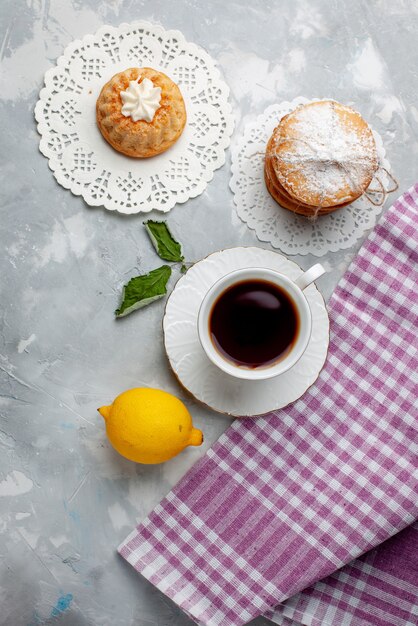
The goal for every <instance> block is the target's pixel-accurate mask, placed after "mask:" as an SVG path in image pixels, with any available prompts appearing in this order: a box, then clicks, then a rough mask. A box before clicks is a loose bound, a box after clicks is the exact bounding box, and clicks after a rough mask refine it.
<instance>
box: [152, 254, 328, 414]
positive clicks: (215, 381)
mask: <svg viewBox="0 0 418 626" xmlns="http://www.w3.org/2000/svg"><path fill="white" fill-rule="evenodd" d="M244 267H268V268H271V269H275V270H277V271H278V272H281V273H282V274H285V275H286V276H289V277H290V278H293V279H296V278H297V277H298V276H299V275H300V274H302V271H303V270H302V269H301V268H300V267H299V266H298V265H297V264H296V263H294V262H293V261H289V260H288V259H286V258H285V257H284V256H282V255H281V254H278V253H277V252H271V251H269V250H263V249H262V248H255V247H249V248H230V249H227V250H221V251H220V252H214V253H213V254H211V255H210V256H208V257H207V258H205V259H203V260H202V261H199V262H198V263H196V264H195V265H193V267H191V268H190V269H189V270H188V272H187V274H185V275H184V276H183V277H182V278H180V280H179V281H178V283H177V285H176V287H175V288H174V291H173V292H172V294H171V296H170V298H169V299H168V301H167V306H166V310H165V315H164V320H163V329H164V343H165V349H166V351H167V356H168V359H169V361H170V365H171V367H172V369H173V372H174V374H175V375H176V376H177V378H178V380H179V381H180V383H181V384H182V385H183V386H184V387H185V388H186V389H187V390H188V391H190V393H192V394H193V396H195V398H196V399H197V400H200V402H203V403H204V404H206V405H208V406H209V407H211V408H212V409H214V410H215V411H219V412H221V413H227V414H229V415H234V416H242V417H243V416H250V415H262V414H264V413H268V412H269V411H274V410H276V409H281V408H283V407H284V406H286V405H288V404H290V403H291V402H294V401H295V400H297V399H298V398H300V396H301V395H303V394H304V393H305V391H306V390H307V389H308V388H309V387H310V386H311V385H312V384H313V383H314V382H315V381H316V379H317V378H318V375H319V372H320V371H321V369H322V367H323V365H324V363H325V359H326V356H327V352H328V343H329V320H328V313H327V310H326V307H325V303H324V300H323V298H322V295H321V294H320V292H319V291H318V289H317V288H316V287H315V285H313V284H312V285H310V286H309V287H307V289H306V290H305V294H306V297H307V299H308V302H309V304H310V306H311V309H312V336H311V339H310V341H309V344H308V347H307V349H306V352H305V353H304V354H303V356H302V357H301V359H300V360H299V361H298V362H297V363H296V365H294V366H293V367H292V368H291V369H290V370H288V371H287V372H285V373H284V374H281V375H280V376H277V377H276V378H270V379H269V380H260V381H258V380H257V381H249V380H239V379H237V378H233V377H232V376H229V375H228V374H225V373H224V372H222V371H221V370H220V369H218V368H217V367H216V366H215V365H213V364H212V363H211V361H209V359H208V358H207V356H206V354H205V353H204V351H203V349H202V347H201V345H200V341H199V337H198V335H197V315H198V311H199V307H200V304H201V302H202V299H203V296H204V295H205V293H206V292H207V290H208V289H209V287H211V286H212V285H213V284H214V283H215V282H216V281H217V280H218V279H219V278H221V277H222V276H224V275H225V274H228V273H229V272H232V271H234V270H237V269H241V268H244Z"/></svg>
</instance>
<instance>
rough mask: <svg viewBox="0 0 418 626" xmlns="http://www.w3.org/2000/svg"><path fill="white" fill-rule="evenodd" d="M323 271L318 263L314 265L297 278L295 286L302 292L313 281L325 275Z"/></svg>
mask: <svg viewBox="0 0 418 626" xmlns="http://www.w3.org/2000/svg"><path fill="white" fill-rule="evenodd" d="M325 271H326V270H325V269H324V268H323V267H322V265H321V264H320V263H316V264H315V265H312V267H310V268H309V269H308V270H306V272H303V274H302V276H299V278H297V279H296V280H295V284H296V285H297V286H298V287H299V289H302V291H303V290H304V289H306V287H308V286H309V285H310V284H311V283H313V282H314V280H316V279H317V278H319V277H320V276H322V274H325Z"/></svg>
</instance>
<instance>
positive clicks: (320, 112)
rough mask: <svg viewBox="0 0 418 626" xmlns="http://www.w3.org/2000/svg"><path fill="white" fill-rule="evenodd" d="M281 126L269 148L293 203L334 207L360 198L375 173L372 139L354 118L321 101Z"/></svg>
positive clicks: (299, 110) (304, 107)
mask: <svg viewBox="0 0 418 626" xmlns="http://www.w3.org/2000/svg"><path fill="white" fill-rule="evenodd" d="M318 105H320V106H318ZM347 113H348V114H349V115H347ZM342 115H343V118H342ZM285 124H286V129H285V131H284V132H282V131H281V128H280V126H279V127H278V131H277V133H276V136H275V139H274V142H273V145H274V146H275V150H274V152H275V153H276V156H277V165H276V167H275V171H276V174H277V177H278V178H279V180H280V182H281V183H282V185H283V186H284V187H285V188H286V189H287V190H288V191H289V192H290V193H291V194H292V195H294V197H296V198H298V199H299V200H301V201H302V202H305V203H306V204H312V205H314V206H333V205H336V204H342V203H344V202H348V201H350V200H352V199H353V198H354V197H356V196H358V195H359V194H361V193H363V191H364V190H365V188H366V187H367V186H368V184H369V183H370V179H371V177H372V175H373V173H374V172H375V170H376V169H377V156H376V147H375V143H374V139H373V136H372V133H371V131H370V129H369V128H368V127H367V126H366V125H365V124H364V122H363V121H362V119H361V117H360V115H359V114H358V113H356V112H354V111H353V110H352V109H349V108H348V107H343V106H342V105H339V104H338V103H336V102H333V101H323V102H318V103H310V104H308V105H302V106H300V107H298V108H297V109H296V110H295V111H294V112H293V113H291V114H290V115H289V116H288V118H287V120H286V121H285ZM276 151H277V152H276Z"/></svg>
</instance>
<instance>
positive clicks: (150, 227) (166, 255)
mask: <svg viewBox="0 0 418 626" xmlns="http://www.w3.org/2000/svg"><path fill="white" fill-rule="evenodd" d="M144 226H145V228H146V231H147V233H148V235H149V238H150V239H151V241H152V243H153V246H154V248H155V249H156V251H157V254H158V255H159V257H160V258H161V259H164V261H172V262H174V263H176V262H178V263H181V262H182V261H183V260H184V257H183V255H182V253H181V244H179V242H178V241H176V240H175V239H174V237H173V235H172V234H171V232H170V230H169V228H168V226H167V222H155V221H153V220H148V221H147V222H144Z"/></svg>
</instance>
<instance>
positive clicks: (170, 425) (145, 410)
mask: <svg viewBox="0 0 418 626" xmlns="http://www.w3.org/2000/svg"><path fill="white" fill-rule="evenodd" d="M98 411H99V413H100V414H101V415H102V416H103V417H104V419H105V422H106V433H107V436H108V438H109V441H110V443H111V444H112V446H113V447H114V448H115V449H116V450H117V451H118V452H119V453H120V454H122V456H125V457H126V458H127V459H130V460H131V461H136V463H162V462H163V461H168V459H171V458H172V457H173V456H176V454H178V453H179V452H181V451H182V450H183V448H185V447H186V446H200V444H201V443H202V441H203V434H202V431H200V430H198V429H197V428H193V423H192V418H191V415H190V413H189V411H188V410H187V409H186V407H185V406H184V404H183V402H181V401H180V400H179V399H178V398H176V397H175V396H172V395H171V394H170V393H167V392H166V391H161V390H160V389H147V388H137V389H129V390H128V391H125V392H124V393H121V394H120V395H119V396H118V397H117V398H116V399H115V400H114V401H113V404H111V405H110V406H102V407H101V408H100V409H98Z"/></svg>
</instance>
